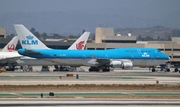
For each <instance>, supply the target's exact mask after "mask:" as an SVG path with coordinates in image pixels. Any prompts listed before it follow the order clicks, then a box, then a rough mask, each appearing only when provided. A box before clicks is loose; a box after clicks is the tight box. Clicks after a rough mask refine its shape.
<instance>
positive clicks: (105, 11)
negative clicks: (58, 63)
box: [0, 0, 180, 32]
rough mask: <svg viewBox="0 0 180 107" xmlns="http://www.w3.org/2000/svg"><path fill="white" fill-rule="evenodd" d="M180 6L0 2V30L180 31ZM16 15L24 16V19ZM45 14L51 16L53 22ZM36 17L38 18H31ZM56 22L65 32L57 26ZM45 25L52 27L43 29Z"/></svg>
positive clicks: (117, 1) (101, 0) (150, 0)
mask: <svg viewBox="0 0 180 107" xmlns="http://www.w3.org/2000/svg"><path fill="white" fill-rule="evenodd" d="M179 5H180V0H0V26H7V27H8V30H10V29H13V28H12V25H13V24H14V23H17V22H18V23H21V22H22V23H24V24H26V26H29V27H32V26H34V27H35V28H38V29H39V30H41V31H48V29H49V30H50V31H52V30H54V29H55V28H57V27H59V29H66V31H64V32H67V31H68V29H71V30H74V31H78V30H79V29H83V28H87V29H88V30H90V31H92V30H94V29H95V27H97V26H98V25H101V24H102V25H105V24H109V25H111V26H112V27H149V26H156V25H160V26H161V25H162V26H173V27H174V26H175V27H180V21H179V18H180V6H179ZM16 12H23V15H22V16H20V15H21V13H16ZM43 12H47V14H49V13H52V15H53V18H52V17H49V16H48V15H47V16H46V15H44V14H43ZM53 12H59V13H58V14H60V12H64V13H66V14H63V15H64V17H63V18H60V17H62V16H60V15H55V14H56V13H53ZM34 13H35V14H36V16H32V15H34ZM71 13H74V14H73V15H72V14H71ZM19 14H20V15H19ZM27 14H28V15H27ZM31 14H32V15H31ZM29 15H31V16H29ZM38 15H39V16H38ZM41 15H42V16H43V18H44V22H43V20H42V19H41ZM83 16H84V17H83ZM26 17H27V18H26ZM70 17H73V18H71V19H70ZM74 17H75V18H74ZM36 19H37V20H36ZM50 19H51V20H50ZM52 19H53V20H52ZM40 21H41V23H40ZM60 21H62V22H60ZM73 21H74V22H73ZM33 22H34V23H33ZM38 22H39V23H38ZM47 22H49V23H47ZM57 22H59V25H60V24H61V25H62V26H63V27H64V28H60V26H58V25H56V23H57ZM63 22H64V24H63ZM86 22H89V23H86ZM177 22H178V23H177ZM44 23H47V24H48V25H49V26H43V24H44ZM54 32H56V31H54ZM58 32H63V31H58Z"/></svg>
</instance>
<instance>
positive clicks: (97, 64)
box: [18, 48, 169, 71]
mask: <svg viewBox="0 0 180 107" xmlns="http://www.w3.org/2000/svg"><path fill="white" fill-rule="evenodd" d="M18 52H19V54H21V55H24V56H29V57H34V58H39V59H43V60H45V61H51V62H53V63H60V64H63V65H69V66H91V67H90V68H89V71H99V70H103V71H109V70H110V67H112V68H122V69H132V68H133V66H156V65H159V64H163V63H165V62H167V61H168V60H169V56H167V55H166V54H164V53H163V52H161V51H159V50H158V49H156V48H117V49H109V50H55V49H19V50H18Z"/></svg>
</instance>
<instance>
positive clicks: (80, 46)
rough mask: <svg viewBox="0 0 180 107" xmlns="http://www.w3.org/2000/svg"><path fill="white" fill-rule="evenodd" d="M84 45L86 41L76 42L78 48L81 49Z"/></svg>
mask: <svg viewBox="0 0 180 107" xmlns="http://www.w3.org/2000/svg"><path fill="white" fill-rule="evenodd" d="M83 47H84V41H80V42H79V43H77V44H76V49H77V50H81V49H82V48H83Z"/></svg>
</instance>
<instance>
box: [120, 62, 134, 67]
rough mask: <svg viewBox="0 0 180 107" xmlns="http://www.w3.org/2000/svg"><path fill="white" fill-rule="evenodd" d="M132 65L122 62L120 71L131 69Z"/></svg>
mask: <svg viewBox="0 0 180 107" xmlns="http://www.w3.org/2000/svg"><path fill="white" fill-rule="evenodd" d="M132 68H133V63H132V62H123V64H122V69H132Z"/></svg>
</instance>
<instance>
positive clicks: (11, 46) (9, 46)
mask: <svg viewBox="0 0 180 107" xmlns="http://www.w3.org/2000/svg"><path fill="white" fill-rule="evenodd" d="M17 42H18V37H17V36H14V37H13V38H12V40H11V41H10V42H9V43H8V44H7V45H6V46H5V47H4V48H3V49H2V50H1V52H12V51H15V49H16V46H17Z"/></svg>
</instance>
